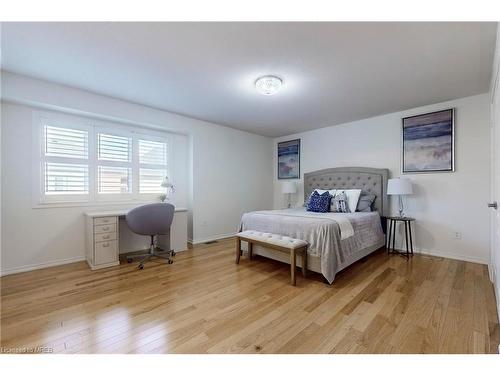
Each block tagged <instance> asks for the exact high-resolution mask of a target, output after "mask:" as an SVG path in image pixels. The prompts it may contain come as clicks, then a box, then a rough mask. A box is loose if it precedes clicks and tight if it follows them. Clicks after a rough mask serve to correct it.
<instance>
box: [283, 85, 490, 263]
mask: <svg viewBox="0 0 500 375" xmlns="http://www.w3.org/2000/svg"><path fill="white" fill-rule="evenodd" d="M450 107H454V108H456V113H455V114H456V123H455V126H456V128H455V130H456V159H455V162H456V163H455V164H456V172H454V173H430V174H419V175H416V174H408V175H406V177H408V178H410V179H411V180H412V181H413V182H414V185H415V191H416V193H415V195H414V196H412V197H410V198H408V199H407V204H406V210H405V211H406V213H407V214H408V215H409V216H413V217H415V218H416V219H417V221H416V226H415V228H416V229H415V233H416V236H415V237H416V243H415V245H416V249H417V250H418V251H421V252H425V253H429V254H434V255H440V256H445V257H450V258H456V259H464V260H470V261H475V262H480V263H488V262H489V257H490V255H489V236H490V228H489V211H488V209H487V208H486V203H487V201H488V200H489V194H490V139H489V136H490V134H489V96H488V94H483V95H477V96H472V97H468V98H463V99H458V100H453V101H449V102H445V103H439V104H435V105H430V106H425V107H420V108H414V109H411V110H408V111H402V112H397V113H391V114H388V115H384V116H378V117H373V118H369V119H365V120H361V121H355V122H351V123H347V124H342V125H337V126H331V127H327V128H323V129H319V130H314V131H309V132H305V133H299V134H294V135H291V136H287V137H282V138H279V139H275V143H277V142H278V141H283V140H289V139H295V138H300V139H301V147H302V149H301V173H302V174H303V173H304V172H310V171H314V170H318V169H323V168H331V167H342V166H362V167H375V168H388V169H389V170H390V174H391V177H397V176H399V175H400V152H401V149H400V137H401V119H402V118H403V117H406V116H411V115H416V114H421V113H425V112H430V111H435V110H439V109H446V108H450ZM275 147H276V146H275ZM276 164H277V163H276V152H275V153H274V163H273V165H274V206H275V207H276V208H277V207H280V206H283V199H284V198H283V195H282V194H281V182H280V181H278V180H277V177H276ZM301 184H302V180H300V184H299V186H300V191H299V193H298V194H297V197H298V201H299V202H298V203H302V202H303V191H302V186H301ZM299 197H300V198H299ZM395 203H396V201H394V202H391V206H392V212H393V213H394V214H395V213H396V212H397V204H395ZM455 232H460V233H461V235H462V239H460V240H457V239H454V233H455Z"/></svg>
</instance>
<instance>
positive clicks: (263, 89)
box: [255, 76, 283, 95]
mask: <svg viewBox="0 0 500 375" xmlns="http://www.w3.org/2000/svg"><path fill="white" fill-rule="evenodd" d="M282 85H283V81H282V79H281V78H279V77H276V76H263V77H260V78H257V80H256V81H255V88H256V89H257V91H258V92H260V93H261V94H262V95H274V94H276V93H277V92H278V91H279V89H280V88H281V86H282Z"/></svg>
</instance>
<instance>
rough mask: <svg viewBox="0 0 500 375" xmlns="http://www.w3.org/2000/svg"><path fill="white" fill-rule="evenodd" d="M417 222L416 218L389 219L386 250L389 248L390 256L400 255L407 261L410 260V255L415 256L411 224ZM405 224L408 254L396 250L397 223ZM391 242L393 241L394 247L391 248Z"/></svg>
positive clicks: (397, 217) (391, 217) (393, 217)
mask: <svg viewBox="0 0 500 375" xmlns="http://www.w3.org/2000/svg"><path fill="white" fill-rule="evenodd" d="M412 221H415V219H414V218H411V217H400V216H390V217H387V228H388V231H387V235H386V237H387V243H386V248H387V253H388V254H393V253H396V254H400V255H402V256H404V257H406V258H407V259H409V258H410V255H413V237H412V233H411V222H412ZM401 222H402V223H403V224H404V226H405V240H406V253H405V252H402V251H398V250H396V248H395V244H396V227H397V223H401ZM408 238H409V241H408ZM391 241H392V246H391Z"/></svg>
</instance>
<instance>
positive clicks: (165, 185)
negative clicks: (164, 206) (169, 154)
mask: <svg viewBox="0 0 500 375" xmlns="http://www.w3.org/2000/svg"><path fill="white" fill-rule="evenodd" d="M160 186H161V187H162V188H164V189H165V191H166V193H164V194H161V195H160V200H161V201H162V202H165V201H166V200H167V199H169V197H170V194H172V193H173V192H174V190H175V188H174V185H173V184H172V183H171V182H170V179H169V178H168V176H165V178H164V179H163V181H162V182H161V184H160Z"/></svg>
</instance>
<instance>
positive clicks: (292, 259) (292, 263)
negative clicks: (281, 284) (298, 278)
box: [290, 249, 297, 285]
mask: <svg viewBox="0 0 500 375" xmlns="http://www.w3.org/2000/svg"><path fill="white" fill-rule="evenodd" d="M296 261H297V258H296V256H295V249H291V250H290V276H291V283H292V285H295V267H296V265H295V263H296Z"/></svg>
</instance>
